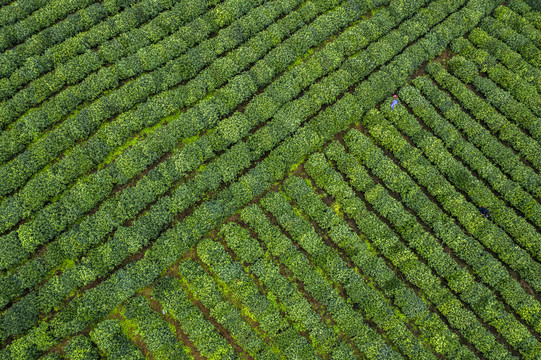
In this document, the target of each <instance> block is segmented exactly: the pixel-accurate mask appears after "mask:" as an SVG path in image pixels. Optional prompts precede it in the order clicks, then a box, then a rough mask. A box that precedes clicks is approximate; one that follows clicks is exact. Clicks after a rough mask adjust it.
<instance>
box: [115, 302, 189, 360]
mask: <svg viewBox="0 0 541 360" xmlns="http://www.w3.org/2000/svg"><path fill="white" fill-rule="evenodd" d="M121 313H122V315H124V317H126V319H127V320H128V321H129V323H130V325H135V329H134V330H135V332H136V333H137V334H139V335H140V336H141V337H142V339H143V340H144V341H145V344H146V345H147V347H148V350H150V352H151V353H152V355H153V358H155V359H158V360H170V359H179V360H181V359H188V358H189V357H188V356H186V353H189V350H188V348H186V346H185V345H183V344H182V343H180V342H179V341H178V339H177V337H176V335H175V333H174V332H173V331H172V330H171V329H170V328H169V324H168V323H167V322H166V321H165V320H164V319H162V317H161V316H160V315H159V314H158V313H156V312H155V311H154V310H153V309H152V308H151V307H150V305H149V303H148V300H146V299H145V298H144V297H143V296H136V297H133V298H131V299H129V300H128V301H126V303H124V306H123V308H122V311H121Z"/></svg>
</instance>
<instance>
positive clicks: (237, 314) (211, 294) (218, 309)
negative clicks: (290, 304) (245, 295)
mask: <svg viewBox="0 0 541 360" xmlns="http://www.w3.org/2000/svg"><path fill="white" fill-rule="evenodd" d="M178 274H179V276H180V279H181V281H182V283H183V284H184V285H185V286H187V287H188V290H189V291H190V292H191V293H192V294H193V296H194V298H196V299H197V300H198V301H200V302H201V303H202V304H203V305H204V306H205V308H207V309H209V313H210V316H211V317H212V318H213V319H214V320H215V321H216V322H218V323H219V324H220V325H222V326H223V327H224V328H225V329H226V330H227V331H228V332H229V333H230V334H231V336H232V337H233V339H235V341H236V342H237V343H238V344H239V346H241V347H242V349H243V350H244V351H246V352H247V353H248V354H249V355H250V356H252V357H257V358H268V359H269V360H270V359H278V357H277V356H276V354H275V353H273V352H272V348H271V345H272V341H271V340H270V339H268V337H266V336H264V334H262V331H261V330H260V329H258V328H254V326H253V325H252V323H250V322H249V321H248V320H245V318H244V317H243V315H242V314H245V315H244V316H248V315H246V313H245V312H244V310H245V307H242V305H241V309H240V310H239V309H237V307H235V306H234V305H233V304H232V303H231V302H229V301H228V299H229V298H230V297H231V295H225V293H224V291H223V290H222V289H221V287H219V286H218V284H217V283H216V282H215V280H214V279H213V278H212V277H211V276H210V275H209V274H207V273H206V272H205V270H204V269H203V267H202V266H201V265H199V263H197V262H196V261H193V260H190V259H189V260H185V261H182V262H180V263H179V266H178ZM224 284H225V283H224Z"/></svg>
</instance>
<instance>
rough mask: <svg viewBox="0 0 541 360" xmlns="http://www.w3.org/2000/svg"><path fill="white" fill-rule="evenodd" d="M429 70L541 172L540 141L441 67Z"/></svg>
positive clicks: (434, 77)
mask: <svg viewBox="0 0 541 360" xmlns="http://www.w3.org/2000/svg"><path fill="white" fill-rule="evenodd" d="M426 70H427V72H428V73H429V74H430V75H431V76H432V78H433V79H434V80H435V81H436V82H437V83H438V84H439V85H440V86H441V87H442V88H444V89H445V90H449V91H450V92H451V94H452V95H453V96H454V97H455V98H456V99H457V100H458V101H459V102H460V104H461V105H462V106H463V107H464V108H465V109H467V110H469V111H470V113H471V114H472V115H473V116H475V117H476V118H477V119H478V120H479V121H481V122H483V123H484V124H485V125H486V126H487V127H488V128H489V129H490V131H491V132H493V133H494V134H495V135H496V136H498V138H499V139H500V140H501V141H504V142H507V143H509V144H510V145H511V146H512V147H513V148H514V149H515V150H516V151H517V152H518V154H519V156H521V157H523V158H525V159H526V160H528V161H529V162H530V163H531V164H532V166H533V167H534V168H535V169H537V170H541V157H539V156H538V155H539V154H540V153H541V145H540V144H539V143H538V142H537V141H535V140H534V139H532V138H530V137H529V136H527V135H526V134H524V133H523V132H522V131H521V130H520V129H519V128H518V127H517V126H516V125H514V124H512V123H511V122H509V120H507V119H506V118H505V117H504V116H503V115H501V114H499V113H498V112H497V111H496V110H495V109H494V108H493V107H492V106H490V105H489V104H487V103H486V102H485V101H484V100H483V99H481V98H480V97H479V96H477V95H475V94H474V93H473V91H471V90H470V89H468V88H467V87H466V85H464V83H463V82H462V81H460V80H459V79H457V78H455V77H454V76H452V75H451V74H449V73H448V72H447V71H446V70H445V69H444V68H443V67H442V66H441V64H438V63H430V64H428V65H427V67H426Z"/></svg>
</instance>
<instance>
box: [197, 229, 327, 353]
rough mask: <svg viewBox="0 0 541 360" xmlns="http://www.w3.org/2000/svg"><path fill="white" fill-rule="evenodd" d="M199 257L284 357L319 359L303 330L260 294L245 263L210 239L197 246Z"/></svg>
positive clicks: (272, 302) (269, 299)
mask: <svg viewBox="0 0 541 360" xmlns="http://www.w3.org/2000/svg"><path fill="white" fill-rule="evenodd" d="M197 255H198V257H199V258H200V259H201V261H202V262H203V263H204V264H205V265H207V266H208V267H209V268H210V269H211V270H212V272H213V273H214V274H215V276H216V277H217V278H218V279H219V281H220V282H222V283H223V284H224V286H227V288H228V289H229V291H230V292H232V293H233V294H234V297H235V298H236V299H238V300H239V301H240V302H241V303H242V304H243V306H244V307H245V308H246V309H247V310H248V313H249V316H250V317H252V318H254V319H255V320H256V321H257V322H258V323H259V325H260V327H261V329H263V330H264V331H265V332H266V333H267V334H268V336H269V337H270V338H271V339H272V343H271V344H272V346H274V347H276V348H277V349H278V350H279V352H280V353H281V354H282V356H284V357H286V358H290V357H293V356H295V355H296V356H297V357H298V358H299V359H320V357H318V356H317V355H316V354H315V352H314V348H313V347H312V346H311V344H310V343H309V342H308V341H307V340H306V338H304V337H303V336H301V335H300V332H301V331H300V329H296V328H294V327H293V326H292V325H291V324H290V323H289V322H288V321H287V320H286V319H285V317H284V316H283V315H282V314H281V312H280V308H279V306H278V304H277V303H276V301H273V300H272V298H270V297H268V296H266V295H265V294H262V293H261V292H260V290H259V288H258V286H257V285H256V283H255V280H254V279H252V278H251V277H250V276H248V274H246V272H245V270H244V269H243V266H242V264H241V263H239V262H235V261H234V260H233V259H232V258H231V255H229V253H227V251H226V250H225V249H224V247H223V246H222V245H221V244H220V243H218V242H215V241H213V240H211V239H208V238H207V239H203V240H201V241H200V242H199V243H198V244H197Z"/></svg>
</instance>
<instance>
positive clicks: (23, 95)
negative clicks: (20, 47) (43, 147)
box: [0, 0, 212, 148]
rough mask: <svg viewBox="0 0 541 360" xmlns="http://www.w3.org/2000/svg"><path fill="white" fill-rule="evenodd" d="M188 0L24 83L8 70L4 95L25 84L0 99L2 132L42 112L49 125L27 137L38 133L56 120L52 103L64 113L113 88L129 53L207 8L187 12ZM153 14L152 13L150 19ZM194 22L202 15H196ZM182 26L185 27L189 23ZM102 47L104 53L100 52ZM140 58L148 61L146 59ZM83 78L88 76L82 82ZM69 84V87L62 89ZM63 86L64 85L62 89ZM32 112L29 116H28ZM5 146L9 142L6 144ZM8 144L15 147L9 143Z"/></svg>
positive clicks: (158, 11)
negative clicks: (167, 21)
mask: <svg viewBox="0 0 541 360" xmlns="http://www.w3.org/2000/svg"><path fill="white" fill-rule="evenodd" d="M189 1H192V3H191V4H190V3H188V2H187V1H181V2H177V3H176V4H174V5H173V4H164V5H171V6H172V8H171V9H169V8H167V7H166V8H156V11H154V12H152V13H149V14H148V17H150V18H151V20H150V21H149V22H148V23H146V24H145V25H144V26H142V27H140V28H135V29H132V30H130V31H128V32H125V33H122V34H121V35H120V36H118V37H116V38H115V39H113V40H112V41H109V42H107V43H106V44H108V45H109V47H104V46H103V45H105V44H102V46H101V47H100V49H99V50H97V51H94V50H91V49H87V50H86V51H85V52H84V53H83V54H81V55H78V56H75V57H73V58H71V59H69V60H67V61H66V62H65V63H62V64H59V65H58V66H57V67H56V68H55V69H54V70H53V69H50V70H51V71H50V72H49V73H47V74H45V75H43V76H41V77H39V78H38V79H36V80H34V81H32V82H30V83H29V84H26V83H25V82H22V81H20V80H19V79H20V77H18V75H17V74H16V73H15V74H13V75H12V78H14V82H15V83H8V84H5V86H6V95H12V94H13V93H15V92H16V91H17V90H19V88H21V87H23V86H24V85H26V86H24V88H23V89H21V90H20V91H19V92H17V93H15V95H14V96H13V97H11V98H10V99H8V100H7V101H5V102H4V103H3V104H2V106H1V107H0V113H3V114H5V117H4V119H2V121H3V122H4V123H5V124H9V123H11V124H10V126H9V127H8V128H7V129H6V130H5V131H8V132H9V133H11V132H14V131H17V130H21V128H23V130H24V126H25V122H24V121H27V119H30V120H32V119H34V120H35V119H39V118H40V116H41V118H42V119H43V117H44V115H43V114H42V113H45V115H48V116H49V117H51V120H49V121H50V123H47V122H46V121H43V124H39V125H40V127H39V128H36V129H32V131H33V132H32V133H31V134H30V135H33V136H32V137H37V136H38V135H39V134H40V133H41V132H40V131H39V130H40V128H43V129H46V128H47V127H48V125H49V124H54V119H56V118H58V115H57V114H56V113H55V109H54V105H55V104H56V105H57V106H58V105H62V106H65V107H66V110H64V111H63V112H62V113H61V114H62V115H63V116H66V115H68V114H70V113H71V111H73V110H74V109H77V107H78V106H79V105H80V104H82V103H83V102H84V101H92V100H94V99H95V98H96V97H97V96H100V95H101V92H98V90H97V89H101V91H102V92H105V91H108V90H110V89H111V87H107V86H112V88H113V89H114V88H116V87H117V86H118V83H119V82H121V81H123V80H125V79H126V78H128V77H129V76H128V75H129V74H127V73H126V70H125V66H123V65H125V64H124V63H125V62H126V61H129V60H130V58H132V57H134V56H137V55H134V53H137V51H141V52H148V49H147V48H146V47H147V46H148V45H149V44H152V43H156V42H158V41H159V40H161V39H163V38H165V37H167V36H168V35H170V34H171V33H172V32H174V31H176V30H179V29H180V28H184V26H183V25H185V23H189V24H192V23H190V21H192V20H194V19H195V18H196V17H197V16H198V15H200V13H202V12H204V11H205V10H207V9H206V7H202V8H201V10H200V11H196V12H187V11H186V7H188V8H189V6H190V5H192V7H193V6H194V4H193V2H194V0H189ZM197 2H198V1H197ZM211 13H212V11H211ZM158 14H159V15H158ZM156 15H158V16H156ZM152 16H156V17H155V18H153V19H152ZM166 16H167V17H169V18H170V19H176V21H175V23H174V25H172V26H166V24H164V20H163V19H164V17H166ZM198 20H202V19H201V18H198ZM196 23H197V21H196ZM187 26H188V27H190V26H189V25H187ZM157 29H159V30H160V31H158V30H157ZM193 30H194V29H193V27H192V34H191V35H192V40H200V39H199V38H197V36H196V33H195V31H193ZM122 35H125V36H130V39H131V41H130V42H129V43H125V42H124V43H123V40H124V36H122ZM163 42H164V41H161V42H160V43H163ZM115 45H116V47H117V48H119V49H116V51H114V50H115V47H114V46H115ZM130 45H131V46H130ZM106 50H107V51H108V52H107V53H104V52H105V51H106ZM106 54H107V55H106ZM123 57H124V58H123ZM143 59H144V60H147V58H143ZM147 62H148V61H147ZM106 64H108V65H114V66H115V67H114V68H112V69H107V70H106V69H103V70H102V68H103V67H105V65H106ZM36 66H37V65H36ZM35 68H36V67H35ZM41 69H42V70H45V69H44V68H43V67H41ZM146 69H147V70H151V67H150V66H146ZM98 70H99V71H98ZM107 76H115V78H116V79H117V80H116V81H113V82H108V83H105V84H102V85H99V82H100V81H101V80H102V79H103V78H104V77H107ZM85 78H88V79H86V80H85ZM6 80H7V78H6ZM82 80H85V81H82ZM81 81H82V82H81ZM96 82H97V84H96ZM78 83H79V84H78ZM76 84H77V85H76ZM68 85H70V86H71V87H67V86H68ZM73 85H76V86H73ZM92 85H93V87H92ZM65 86H66V87H67V88H66V89H63V88H64V87H65ZM89 88H90V89H93V90H94V91H90V92H89V93H88V94H86V93H84V92H83V91H85V90H86V91H88V89H89ZM8 89H11V90H12V91H11V92H10V93H7V90H8ZM61 90H62V91H61ZM59 92H60V93H59ZM53 96H55V97H54V99H51V100H49V101H47V102H46V103H45V104H42V103H43V102H44V101H45V100H48V99H49V98H53ZM74 96H76V97H77V98H76V99H75V100H71V101H70V100H69V99H70V97H74ZM40 104H42V106H43V109H42V108H39V107H38V106H39V105H40ZM32 108H33V109H32ZM29 109H32V111H31V112H30V113H29V114H25V113H27V112H28V110H29ZM32 112H33V113H34V114H32ZM56 112H58V109H56ZM23 114H24V115H23ZM21 115H23V116H22V118H21V119H20V120H19V121H17V122H15V123H12V122H13V121H14V120H16V119H18V118H19V117H20V116H21ZM55 115H56V116H55ZM26 126H28V125H26ZM7 140H8V139H4V138H2V142H3V143H4V144H6V141H7ZM21 140H22V141H24V140H25V138H22V139H21ZM7 144H9V142H8V143H7ZM11 147H13V148H15V146H14V145H12V146H11Z"/></svg>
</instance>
